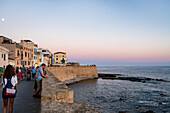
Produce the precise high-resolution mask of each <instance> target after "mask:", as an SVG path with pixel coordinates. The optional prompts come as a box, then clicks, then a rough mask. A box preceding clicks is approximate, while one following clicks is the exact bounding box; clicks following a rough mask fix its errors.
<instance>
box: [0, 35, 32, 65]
mask: <svg viewBox="0 0 170 113" xmlns="http://www.w3.org/2000/svg"><path fill="white" fill-rule="evenodd" d="M0 45H1V46H3V47H5V48H7V49H8V50H9V55H8V59H9V61H8V63H10V64H11V65H14V62H15V65H14V67H22V66H23V65H24V66H25V67H31V66H32V65H33V63H34V62H33V46H34V44H33V42H32V41H30V40H21V43H16V42H13V41H12V40H11V39H9V38H7V37H3V36H0Z"/></svg>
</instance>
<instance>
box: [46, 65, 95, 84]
mask: <svg viewBox="0 0 170 113" xmlns="http://www.w3.org/2000/svg"><path fill="white" fill-rule="evenodd" d="M47 69H48V70H49V71H50V72H51V73H53V74H54V75H55V77H57V78H58V79H59V80H60V81H62V82H63V83H65V84H69V83H74V82H78V81H81V80H85V79H93V78H98V74H97V68H96V66H78V67H74V66H70V67H48V68H47Z"/></svg>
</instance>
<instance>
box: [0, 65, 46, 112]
mask: <svg viewBox="0 0 170 113" xmlns="http://www.w3.org/2000/svg"><path fill="white" fill-rule="evenodd" d="M45 67H46V65H45V64H42V65H41V66H40V67H39V66H38V67H36V68H34V67H32V68H31V67H29V68H25V67H24V66H23V67H22V68H21V67H20V68H19V67H17V68H16V69H14V67H13V66H12V65H8V66H7V67H6V69H5V70H4V74H3V76H2V77H1V80H2V82H1V83H2V85H3V90H2V98H3V113H7V108H8V100H9V113H12V112H13V103H14V99H15V97H16V93H17V88H16V87H17V85H18V79H19V80H23V78H24V79H27V80H31V78H32V80H35V84H34V93H33V97H40V91H41V88H42V79H43V78H47V77H48V76H47V75H46V69H45Z"/></svg>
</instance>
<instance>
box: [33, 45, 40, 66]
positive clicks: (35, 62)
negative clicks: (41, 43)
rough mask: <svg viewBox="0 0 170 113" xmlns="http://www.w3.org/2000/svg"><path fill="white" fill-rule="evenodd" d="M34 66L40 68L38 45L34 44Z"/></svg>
mask: <svg viewBox="0 0 170 113" xmlns="http://www.w3.org/2000/svg"><path fill="white" fill-rule="evenodd" d="M33 59H34V61H33V64H34V67H37V66H38V60H39V59H38V45H37V44H34V49H33Z"/></svg>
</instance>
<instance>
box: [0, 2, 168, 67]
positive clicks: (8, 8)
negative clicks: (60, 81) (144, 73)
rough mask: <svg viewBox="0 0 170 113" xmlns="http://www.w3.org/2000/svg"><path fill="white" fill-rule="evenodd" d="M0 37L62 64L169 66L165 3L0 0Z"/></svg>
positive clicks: (166, 7)
mask: <svg viewBox="0 0 170 113" xmlns="http://www.w3.org/2000/svg"><path fill="white" fill-rule="evenodd" d="M0 6H1V7H0V35H3V36H6V37H9V38H11V39H13V40H14V41H16V42H19V40H21V39H30V40H32V41H33V42H35V43H37V44H38V45H39V47H42V48H47V49H49V50H50V51H51V52H52V53H54V52H57V51H65V52H66V53H67V57H68V61H79V62H80V63H82V64H97V65H170V0H0Z"/></svg>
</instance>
